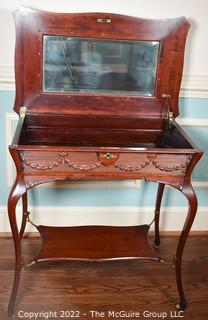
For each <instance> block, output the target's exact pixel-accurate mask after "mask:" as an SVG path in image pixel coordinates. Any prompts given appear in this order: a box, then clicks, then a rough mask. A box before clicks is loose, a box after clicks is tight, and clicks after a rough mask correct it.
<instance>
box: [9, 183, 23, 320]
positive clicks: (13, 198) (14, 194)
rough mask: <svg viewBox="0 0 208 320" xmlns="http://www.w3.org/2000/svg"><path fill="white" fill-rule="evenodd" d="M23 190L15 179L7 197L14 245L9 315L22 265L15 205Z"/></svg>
mask: <svg viewBox="0 0 208 320" xmlns="http://www.w3.org/2000/svg"><path fill="white" fill-rule="evenodd" d="M25 191H26V190H25V187H24V185H23V183H21V182H18V181H16V182H15V184H14V186H13V188H12V190H11V193H10V196H9V199H8V215H9V221H10V225H11V230H12V235H13V240H14V246H15V276H14V282H13V288H12V293H11V297H10V301H9V306H8V314H9V316H12V315H13V314H14V307H15V301H16V296H17V291H18V287H19V281H20V272H21V266H22V263H21V262H22V261H21V246H20V234H19V231H18V227H17V221H16V206H17V202H18V200H19V199H20V198H21V197H22V195H23V194H24V193H25Z"/></svg>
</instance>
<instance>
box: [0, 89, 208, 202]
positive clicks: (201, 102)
mask: <svg viewBox="0 0 208 320" xmlns="http://www.w3.org/2000/svg"><path fill="white" fill-rule="evenodd" d="M13 100H14V92H12V91H0V150H1V160H0V164H1V170H0V181H1V183H0V206H4V205H6V202H7V197H8V192H9V187H8V182H7V173H6V156H5V151H6V139H5V138H6V128H5V117H6V113H12V112H13V111H12V108H13ZM180 110H181V116H180V117H181V118H186V119H207V121H208V99H191V98H181V99H180ZM184 130H185V131H186V132H187V133H188V135H189V136H190V137H191V139H192V140H193V141H194V142H195V144H196V145H197V146H198V147H199V148H201V149H203V150H204V151H205V154H204V156H203V158H202V159H201V160H200V163H199V164H198V166H197V168H196V169H195V171H194V174H193V180H194V181H201V182H207V185H208V161H207V160H208V126H187V125H186V126H184ZM155 191H156V184H155V183H145V182H143V181H142V183H141V188H140V189H133V188H129V189H119V188H118V189H109V188H105V189H53V188H35V189H33V190H32V191H30V203H31V204H33V205H41V206H42V205H43V206H44V205H50V206H66V205H71V206H137V205H139V206H153V205H154V201H155ZM196 192H197V194H198V199H199V205H200V206H208V196H207V195H208V190H207V188H202V187H200V188H199V187H197V188H196ZM163 205H165V206H185V205H186V200H185V199H184V198H183V197H182V196H181V194H180V193H179V192H177V191H174V190H171V189H170V188H168V189H167V190H166V194H165V198H164V202H163Z"/></svg>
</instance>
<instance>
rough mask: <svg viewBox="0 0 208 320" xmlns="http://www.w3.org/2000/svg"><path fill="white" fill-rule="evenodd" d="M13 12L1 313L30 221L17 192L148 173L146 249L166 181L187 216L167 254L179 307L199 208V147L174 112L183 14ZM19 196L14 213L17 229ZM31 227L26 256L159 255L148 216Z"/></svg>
mask: <svg viewBox="0 0 208 320" xmlns="http://www.w3.org/2000/svg"><path fill="white" fill-rule="evenodd" d="M14 17H15V25H16V50H15V75H16V99H15V104H14V110H15V112H16V113H18V114H19V121H18V124H17V129H16V132H15V136H14V140H13V142H12V144H11V145H10V146H9V151H10V153H11V155H12V157H13V160H14V162H15V165H16V169H17V176H16V181H15V183H14V185H13V188H12V190H11V193H10V196H9V200H8V213H9V219H10V223H11V229H12V233H13V238H14V244H15V252H16V267H15V277H14V284H13V289H12V294H11V298H10V303H9V309H8V310H9V315H10V316H11V315H12V314H13V313H14V306H15V300H16V295H17V291H18V286H19V281H20V272H21V268H22V255H21V246H20V244H21V239H22V237H23V234H24V230H25V225H26V222H27V221H30V222H31V220H30V216H29V212H28V208H27V191H28V190H29V189H31V188H33V187H34V186H37V185H39V184H41V183H45V182H50V181H58V180H62V181H65V180H96V179H99V180H110V179H145V180H146V181H154V182H158V193H157V199H156V207H155V212H154V219H153V223H154V225H155V241H154V245H155V247H158V246H159V244H160V237H159V216H160V205H161V199H162V195H163V190H164V186H165V185H166V184H167V185H170V186H172V187H174V188H175V189H177V190H178V191H180V192H181V193H182V194H183V195H184V196H185V197H186V198H187V200H188V214H187V218H186V221H185V223H184V227H183V230H182V232H181V236H180V239H179V242H178V246H177V250H176V255H175V259H174V261H173V264H174V266H175V271H176V283H177V288H178V293H179V304H178V308H181V309H184V308H185V307H186V300H185V296H184V291H183V286H182V278H181V259H182V254H183V250H184V246H185V242H186V240H187V237H188V234H189V231H190V228H191V226H192V223H193V221H194V217H195V214H196V210H197V198H196V195H195V193H194V191H193V188H192V185H191V173H192V171H193V169H194V167H195V165H196V163H197V162H198V160H199V159H200V157H201V155H202V152H201V151H200V150H198V149H197V148H196V147H195V146H194V145H193V144H192V142H191V141H190V140H189V138H188V137H187V136H186V135H185V134H184V132H183V131H182V129H181V128H180V126H179V125H178V124H177V123H176V121H175V118H176V117H177V116H178V114H179V110H178V96H179V90H180V83H181V78H182V69H183V59H184V48H185V40H186V35H187V32H188V29H189V23H188V22H187V20H186V19H185V18H184V17H180V18H174V19H167V20H148V19H140V18H135V17H129V16H124V15H117V14H107V13H82V14H79V13H73V14H69V13H50V12H44V11H39V10H34V9H30V8H25V7H22V8H20V9H18V10H17V11H16V12H15V15H14ZM20 198H21V199H22V204H23V216H22V224H21V227H20V230H18V227H17V222H16V205H17V202H18V200H19V199H20ZM43 214H44V212H43ZM118 225H119V221H118ZM36 227H37V229H38V231H39V232H40V234H41V237H42V248H41V249H40V252H39V254H38V255H37V256H36V257H35V259H34V262H39V261H48V260H77V259H78V260H89V261H91V260H113V259H124V258H126V259H150V260H155V261H160V262H162V261H163V260H162V258H161V257H160V256H159V255H158V253H157V250H156V249H155V248H154V247H153V246H151V245H150V243H149V240H148V230H149V227H150V225H147V224H145V225H140V226H139V225H138V226H128V227H123V226H122V227H121V226H117V227H115V226H114V227H113V226H94V225H93V226H77V227H66V226H63V227H52V226H43V225H39V226H36ZM69 267H70V266H69ZM153 267H154V266H153ZM138 281H139V280H138Z"/></svg>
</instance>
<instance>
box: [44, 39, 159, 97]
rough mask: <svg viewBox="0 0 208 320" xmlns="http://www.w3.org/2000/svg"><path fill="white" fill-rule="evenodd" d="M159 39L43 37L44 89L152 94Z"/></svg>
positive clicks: (53, 90) (48, 90) (52, 90)
mask: <svg viewBox="0 0 208 320" xmlns="http://www.w3.org/2000/svg"><path fill="white" fill-rule="evenodd" d="M158 50H159V42H157V41H127V40H122V41H120V40H102V39H94V38H79V37H66V36H44V38H43V91H44V92H93V93H118V94H130V95H142V96H154V88H155V78H156V67H157V59H158Z"/></svg>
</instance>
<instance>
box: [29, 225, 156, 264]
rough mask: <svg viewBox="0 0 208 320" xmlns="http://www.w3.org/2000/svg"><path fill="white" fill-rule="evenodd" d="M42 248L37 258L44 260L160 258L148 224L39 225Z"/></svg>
mask: <svg viewBox="0 0 208 320" xmlns="http://www.w3.org/2000/svg"><path fill="white" fill-rule="evenodd" d="M37 229H38V231H39V232H40V234H41V236H42V241H43V242H42V248H41V250H40V252H39V254H38V255H37V257H36V259H35V260H36V261H45V260H116V259H151V260H159V259H160V258H159V257H158V256H157V253H156V251H155V250H154V249H153V248H152V247H151V245H150V243H149V240H148V231H149V225H140V226H130V227H112V226H80V227H51V226H41V225H40V226H38V227H37Z"/></svg>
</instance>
